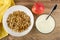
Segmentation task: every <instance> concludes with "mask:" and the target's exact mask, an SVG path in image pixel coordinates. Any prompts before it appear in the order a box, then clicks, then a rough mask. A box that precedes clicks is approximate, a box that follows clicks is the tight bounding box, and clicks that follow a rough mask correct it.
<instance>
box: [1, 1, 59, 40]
mask: <svg viewBox="0 0 60 40" xmlns="http://www.w3.org/2000/svg"><path fill="white" fill-rule="evenodd" d="M37 1H40V2H42V3H43V4H44V6H45V11H44V14H46V13H47V14H48V13H49V12H50V10H51V8H52V6H53V5H54V4H55V3H57V4H58V7H57V9H56V10H55V11H54V13H53V14H52V16H53V17H54V19H55V21H56V27H55V29H54V30H53V31H52V32H51V33H49V34H42V33H40V32H39V31H38V30H37V29H36V27H35V25H34V26H33V28H32V30H31V32H30V33H28V34H27V35H25V36H23V37H13V36H11V35H8V36H7V37H5V38H3V39H1V40H60V0H15V3H16V5H24V6H26V7H28V8H29V9H30V10H31V8H32V5H33V3H34V2H37ZM33 15H34V18H35V20H36V18H37V17H38V16H39V15H35V14H33Z"/></svg>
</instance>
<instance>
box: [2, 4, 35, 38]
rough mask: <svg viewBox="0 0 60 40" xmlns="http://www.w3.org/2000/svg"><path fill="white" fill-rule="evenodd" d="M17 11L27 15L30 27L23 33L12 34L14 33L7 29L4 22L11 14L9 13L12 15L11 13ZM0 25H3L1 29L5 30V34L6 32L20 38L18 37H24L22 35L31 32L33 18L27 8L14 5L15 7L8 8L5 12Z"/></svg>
mask: <svg viewBox="0 0 60 40" xmlns="http://www.w3.org/2000/svg"><path fill="white" fill-rule="evenodd" d="M17 10H20V11H24V12H25V13H26V14H27V15H29V16H30V22H31V25H30V26H29V27H28V28H27V29H26V30H24V31H23V32H14V31H12V30H11V29H10V28H9V27H8V25H7V22H6V21H7V18H8V15H9V14H11V13H13V11H17ZM2 23H3V27H4V29H5V30H6V32H8V33H9V34H10V35H12V36H17V37H20V36H24V35H26V34H28V33H29V32H30V31H31V29H32V27H33V24H34V17H33V14H32V12H31V11H30V10H29V9H28V8H27V7H25V6H22V5H15V6H12V7H10V8H9V9H8V10H7V11H6V12H5V14H4V16H3V21H2Z"/></svg>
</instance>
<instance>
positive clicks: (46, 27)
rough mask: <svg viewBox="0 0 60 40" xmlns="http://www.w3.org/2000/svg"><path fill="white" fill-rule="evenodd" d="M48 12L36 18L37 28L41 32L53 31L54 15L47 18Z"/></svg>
mask: <svg viewBox="0 0 60 40" xmlns="http://www.w3.org/2000/svg"><path fill="white" fill-rule="evenodd" d="M47 16H48V15H47V14H43V15H41V16H39V17H38V18H37V20H36V28H37V29H38V30H39V31H40V32H41V33H50V32H52V31H53V29H54V27H55V20H54V19H53V17H52V16H50V17H49V18H48V19H47V20H46V18H47Z"/></svg>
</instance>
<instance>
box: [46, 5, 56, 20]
mask: <svg viewBox="0 0 60 40" xmlns="http://www.w3.org/2000/svg"><path fill="white" fill-rule="evenodd" d="M56 8H57V4H55V5H54V6H53V8H52V10H51V12H50V13H49V15H48V16H47V18H46V20H47V19H48V18H49V16H50V15H51V14H52V12H53V11H54V10H55V9H56Z"/></svg>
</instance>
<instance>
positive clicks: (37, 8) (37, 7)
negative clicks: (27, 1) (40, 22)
mask: <svg viewBox="0 0 60 40" xmlns="http://www.w3.org/2000/svg"><path fill="white" fill-rule="evenodd" d="M32 12H33V13H34V14H43V12H44V5H43V4H42V3H40V2H36V3H34V5H33V7H32Z"/></svg>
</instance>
